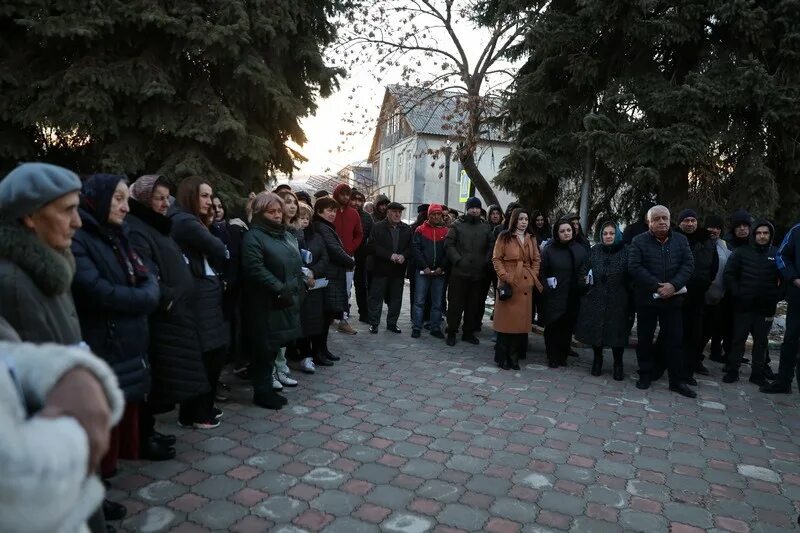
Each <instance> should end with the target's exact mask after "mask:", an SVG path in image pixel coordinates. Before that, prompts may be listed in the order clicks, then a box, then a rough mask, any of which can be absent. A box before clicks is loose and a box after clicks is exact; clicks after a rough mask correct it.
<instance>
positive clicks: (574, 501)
mask: <svg viewBox="0 0 800 533" xmlns="http://www.w3.org/2000/svg"><path fill="white" fill-rule="evenodd" d="M539 507H540V508H541V509H547V510H548V511H555V512H557V513H563V514H566V515H569V516H578V515H581V514H583V511H584V509H585V508H586V501H585V500H584V499H582V498H578V497H576V496H570V495H568V494H561V493H559V492H555V491H549V492H545V493H544V494H542V497H541V498H539Z"/></svg>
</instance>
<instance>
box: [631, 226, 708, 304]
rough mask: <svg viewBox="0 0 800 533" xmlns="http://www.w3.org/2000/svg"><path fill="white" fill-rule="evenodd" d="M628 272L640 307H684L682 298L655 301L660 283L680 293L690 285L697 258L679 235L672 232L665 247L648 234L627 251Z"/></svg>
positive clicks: (680, 296) (635, 238)
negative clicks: (655, 293)
mask: <svg viewBox="0 0 800 533" xmlns="http://www.w3.org/2000/svg"><path fill="white" fill-rule="evenodd" d="M628 272H629V273H630V275H631V278H632V279H633V286H634V295H635V297H636V305H637V306H642V305H645V306H653V305H657V306H668V307H675V306H678V307H680V306H681V305H683V296H682V295H677V296H673V297H672V298H669V299H667V300H662V299H654V298H653V293H654V292H656V291H658V284H659V283H671V284H672V286H673V287H675V290H676V291H678V290H680V289H681V288H683V287H685V286H686V284H687V283H689V279H690V278H691V277H692V272H694V256H693V255H692V250H691V248H689V241H687V240H686V237H684V236H683V235H681V234H680V233H677V232H674V231H670V233H669V237H668V239H667V241H666V242H665V243H663V244H662V243H661V242H659V241H658V239H656V237H655V236H654V235H653V233H652V232H650V231H648V232H646V233H642V234H640V235H637V236H636V237H634V238H633V242H631V245H630V246H629V247H628Z"/></svg>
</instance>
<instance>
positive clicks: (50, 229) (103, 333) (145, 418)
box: [0, 163, 800, 530]
mask: <svg viewBox="0 0 800 533" xmlns="http://www.w3.org/2000/svg"><path fill="white" fill-rule="evenodd" d="M366 200H367V198H366V197H365V195H364V194H363V193H362V192H360V191H358V190H355V189H352V188H351V187H350V186H349V185H347V184H344V183H342V184H340V185H338V186H337V187H336V188H335V189H334V190H333V191H331V192H330V193H329V192H327V191H319V192H317V193H316V194H314V195H313V197H312V196H310V195H309V194H307V193H305V192H303V191H293V190H292V188H291V187H290V186H288V185H281V186H279V187H278V188H276V189H275V190H274V191H271V192H269V191H262V192H259V193H258V194H252V195H251V196H250V197H249V198H248V202H247V206H246V210H245V213H244V214H243V215H242V216H241V217H238V218H236V217H231V216H230V213H229V212H228V211H227V210H226V208H225V205H224V203H223V201H222V199H221V198H220V197H218V196H216V195H215V193H214V190H213V187H212V185H211V183H210V182H208V181H207V180H205V179H203V178H201V177H197V176H192V177H187V178H185V179H183V180H181V181H180V183H179V184H178V185H177V187H176V188H174V189H173V188H172V186H171V184H170V182H169V181H167V180H166V179H165V178H164V177H163V176H158V175H145V176H141V177H140V178H138V179H136V180H135V181H133V183H129V182H128V180H127V179H126V178H125V177H123V176H119V175H112V174H94V175H91V176H86V177H83V178H79V177H78V176H77V175H76V174H75V173H73V172H71V171H69V170H67V169H64V168H60V167H57V166H53V165H48V164H42V163H27V164H23V165H20V166H19V167H17V168H16V169H15V170H13V171H12V172H11V173H10V174H8V175H7V176H6V177H5V178H4V179H3V180H2V181H1V182H0V318H2V320H3V322H2V323H0V326H2V327H0V334H1V335H0V339H4V340H12V341H16V342H20V341H22V342H29V343H37V344H42V343H50V344H51V345H62V346H68V347H71V348H70V350H72V352H70V353H71V355H70V356H69V357H71V358H72V359H70V358H69V357H67V356H65V361H72V363H70V364H69V365H66V366H64V367H63V368H62V373H64V372H66V373H69V370H70V368H72V367H75V366H80V362H81V361H82V360H83V359H85V358H86V357H87V356H85V355H81V354H82V353H85V351H86V350H88V351H91V353H93V354H94V355H95V356H97V358H98V360H100V361H104V362H105V363H107V366H98V367H91V365H90V370H92V371H93V372H94V377H87V376H81V375H79V376H78V378H75V379H78V380H79V381H80V380H83V382H84V383H85V382H86V380H94V382H93V383H94V385H93V388H91V390H92V391H94V394H95V396H97V395H102V394H103V392H102V391H105V396H106V400H107V401H106V402H105V403H104V406H105V407H104V411H103V413H101V414H102V416H101V414H98V413H94V418H92V417H90V416H88V415H87V416H83V417H81V418H80V419H79V421H81V423H82V424H83V426H84V429H86V431H87V432H89V431H90V427H89V426H90V425H91V429H92V431H95V432H96V429H97V427H96V425H97V424H101V422H98V420H102V424H109V425H110V424H111V423H113V424H114V426H113V429H112V430H111V432H110V436H109V438H108V439H106V441H103V439H95V440H92V441H90V442H89V443H88V446H89V447H90V450H89V451H88V452H87V453H88V455H89V456H90V471H94V470H96V471H97V472H98V473H99V474H100V476H101V477H102V478H104V479H108V478H110V477H112V476H113V475H114V474H115V472H116V470H117V463H118V460H119V459H120V458H123V459H125V458H127V459H137V458H142V459H149V460H166V459H170V458H172V457H174V455H175V448H174V444H175V442H176V437H175V436H174V435H167V434H162V433H159V432H158V431H156V430H155V416H156V415H157V414H160V413H164V412H168V411H171V410H173V409H175V408H176V406H177V410H178V424H179V425H180V426H181V427H184V428H194V429H199V430H204V429H210V428H215V427H217V426H219V425H220V423H221V422H220V421H221V419H222V417H223V416H224V413H223V411H222V409H221V408H220V407H219V405H220V402H221V401H224V399H225V394H226V392H225V389H224V386H223V384H221V383H220V375H221V373H222V371H223V368H224V367H225V365H226V364H232V365H233V366H234V368H235V370H234V372H235V374H237V375H238V376H240V377H244V378H247V379H250V380H251V381H252V385H253V403H254V404H255V405H257V406H261V407H264V408H267V409H281V408H282V407H283V406H284V405H285V404H286V403H287V399H286V397H285V396H284V395H282V394H281V393H280V391H281V390H282V389H283V388H284V387H295V386H297V385H298V384H299V381H298V380H297V379H295V377H293V372H300V373H307V374H313V373H315V372H317V371H318V370H319V369H320V367H329V366H332V365H334V364H335V363H336V362H337V361H339V360H340V357H339V356H338V355H336V354H334V353H333V352H331V350H330V346H329V343H328V338H329V333H330V329H331V328H332V327H335V328H336V329H337V330H338V331H339V332H340V333H342V334H346V335H355V334H357V333H358V331H357V329H356V328H355V327H354V326H353V325H352V324H351V321H352V317H351V311H354V313H353V315H355V313H356V312H357V314H358V320H359V321H360V322H362V323H364V324H366V325H368V326H369V328H368V331H369V333H370V334H378V333H379V330H380V326H381V323H382V322H383V323H385V329H386V331H388V332H391V333H394V334H400V333H402V332H401V330H400V328H399V327H398V321H399V317H400V313H401V306H402V300H403V292H404V291H405V287H406V279H408V280H409V287H410V303H411V305H410V309H411V324H412V329H411V337H412V338H415V339H416V338H420V337H421V336H422V334H423V332H425V331H427V332H428V333H427V334H429V335H430V336H432V337H434V338H437V339H442V340H443V341H444V343H445V344H446V345H447V346H451V347H452V346H455V345H456V343H457V341H458V340H459V339H458V338H459V333H460V340H461V342H466V343H469V344H471V345H478V344H480V342H481V341H480V340H479V338H478V335H477V334H478V333H479V332H480V331H481V329H482V327H483V320H484V317H485V311H486V297H487V294H491V295H492V296H491V297H492V298H493V299H494V308H493V317H492V326H493V329H494V341H495V344H494V360H495V363H496V364H497V365H498V366H499V367H500V368H502V369H509V370H519V369H520V360H521V359H525V358H526V353H527V351H528V335H529V334H530V333H531V331H532V326H533V325H534V324H537V325H538V326H541V327H543V328H544V340H545V346H546V359H547V365H548V366H549V367H551V368H559V367H564V366H567V363H568V360H569V357H570V356H571V355H576V354H575V351H574V349H573V339H576V340H577V341H580V342H581V343H583V344H585V345H587V346H590V347H592V349H593V352H594V359H593V362H592V366H591V374H592V375H595V376H599V375H601V374H602V371H603V352H604V350H605V349H606V348H610V349H611V353H612V355H613V367H612V368H613V371H612V375H613V379H615V380H623V379H624V376H625V373H624V369H623V351H624V349H625V348H626V347H627V346H628V345H629V336H630V333H631V330H632V328H633V326H634V323H635V324H636V330H637V346H636V354H637V362H638V380H637V381H636V386H637V387H638V388H640V389H647V388H649V387H650V384H651V382H652V381H654V380H657V379H659V378H660V377H661V376H662V375H663V374H664V372H665V371H666V372H667V374H668V378H669V388H670V389H671V390H673V391H675V392H677V393H679V394H681V395H684V396H687V397H695V396H696V393H695V391H694V390H693V389H692V388H691V386H692V385H696V384H697V382H696V380H695V378H694V376H695V374H700V375H707V374H709V370H708V368H707V367H706V366H705V364H704V359H705V355H704V352H705V348H706V345H707V344H708V343H709V342H710V343H711V348H710V359H711V360H712V361H717V362H720V363H723V364H724V365H725V366H724V377H723V381H724V382H726V383H732V382H735V381H737V380H738V379H739V373H740V371H741V368H742V364H743V363H746V362H748V360H747V359H745V358H744V352H745V346H746V342H747V339H748V337H749V336H750V335H752V338H753V344H752V355H751V358H752V361H749V362H750V368H751V370H750V376H749V379H750V381H751V382H753V383H755V384H757V385H759V386H760V389H761V391H763V392H766V393H787V392H790V391H791V382H792V380H793V377H794V375H795V372H798V373H799V374H798V379H799V380H800V368H798V366H797V353H798V345H797V342H798V337H800V301H798V295H800V225H798V226H795V227H794V228H792V229H791V230H790V231H789V232H788V233H787V234H786V236H785V238H784V239H783V242H782V244H781V245H780V247H776V246H774V245H773V239H774V232H775V231H774V228H773V226H772V225H771V224H770V223H769V222H767V221H755V222H753V220H752V217H751V216H750V215H749V214H748V213H747V212H745V211H737V212H735V213H734V214H733V215H732V216H731V217H730V226H729V229H730V233H729V234H727V235H725V233H724V231H725V227H724V222H723V219H722V218H721V217H719V216H714V215H709V216H706V218H705V221H704V222H705V223H704V224H700V217H699V215H698V213H697V212H695V211H694V210H691V209H686V210H683V211H681V212H680V213H679V215H678V216H677V219H675V220H673V218H672V215H671V213H670V211H669V210H668V209H667V208H666V207H664V206H660V205H654V206H651V207H649V209H648V210H647V211H646V213H644V214H643V218H642V220H639V221H637V222H636V223H634V224H630V225H628V226H627V227H626V228H625V232H624V233H623V232H622V231H621V228H620V225H619V224H618V222H617V221H615V220H603V221H602V222H601V223H600V224H598V225H597V228H596V229H597V231H596V236H595V243H594V244H593V245H592V244H591V243H590V239H589V238H588V237H587V236H586V235H585V234H584V232H583V229H582V227H581V225H580V223H579V219H578V217H577V216H574V215H566V216H563V217H558V218H557V220H556V221H555V223H554V224H553V225H552V226H551V225H550V224H549V222H548V220H547V216H546V214H545V213H542V212H535V211H530V210H528V209H526V208H525V207H523V206H521V205H519V204H518V203H512V204H510V205H509V206H508V207H507V209H506V210H505V211H503V210H502V209H501V208H500V207H499V206H496V205H493V206H489V207H488V209H487V210H484V209H483V206H482V204H481V201H480V200H479V199H478V198H470V199H469V200H467V202H466V205H465V212H464V213H463V214H460V213H459V212H458V211H456V210H454V209H451V208H448V207H447V206H443V205H440V204H425V205H422V206H419V209H418V216H417V218H416V220H415V222H414V223H413V224H410V225H409V224H407V223H406V222H404V221H403V218H404V216H403V215H404V210H405V207H404V206H403V205H402V204H400V203H397V202H394V201H392V200H391V199H390V198H388V197H386V196H384V195H378V196H377V197H376V198H375V199H374V200H373V201H371V202H367V201H366ZM723 235H724V237H723ZM353 292H355V305H353V306H352V307H351V295H352V293H353ZM783 298H786V299H787V300H788V302H789V308H788V315H787V319H786V332H785V338H784V342H783V346H782V350H781V356H780V367H779V371H778V374H777V375H776V374H774V373H773V372H772V370H771V368H770V366H769V364H768V363H769V354H768V334H769V332H770V329H771V326H772V323H773V320H774V316H775V313H776V306H777V304H778V302H779V301H780V300H781V299H783ZM384 305H385V306H386V317H385V319H382V316H383V312H384ZM657 328H658V335H657V336H656V331H657ZM6 331H7V333H6ZM9 350H11V351H12V352H13V349H11V348H9ZM68 355H69V354H68ZM81 358H83V359H81ZM70 365H72V366H70ZM6 366H9V364H7V365H6ZM9 368H10V366H9ZM109 369H110V370H109ZM111 372H113V376H115V377H116V383H118V385H119V390H121V395H122V397H124V408H123V407H122V402H121V401H119V398H118V396H119V390H117V389H116V388H115V386H114V384H113V383H111V384H109V383H110V379H109V375H111V374H110V373H111ZM13 374H14V373H13V372H11V377H14V375H13ZM0 378H3V379H4V376H0ZM111 381H113V380H111ZM68 383H69V382H68ZM5 385H7V384H6V383H5V382H4V381H2V379H0V393H5V392H7V390H6V389H8V387H5ZM51 385H52V383H51ZM103 387H105V388H103ZM73 388H74V385H73ZM87 390H89V389H87ZM67 411H68V410H67ZM43 412H45V413H46V412H48V411H47V410H44V411H43ZM49 412H53V413H55V412H58V409H56V408H55V407H53V408H52V410H51V411H49ZM0 414H3V413H0ZM11 415H13V416H14V417H17V418H19V413H18V412H16V411H14V412H13V413H11ZM11 415H9V416H11ZM90 419H91V420H94V422H88V421H89V420H90ZM92 424H94V425H92ZM125 512H126V511H125V508H124V507H123V506H122V505H120V504H116V503H113V502H110V501H104V502H103V505H102V509H100V510H98V511H97V512H96V513H94V516H93V521H91V522H90V524H94V525H93V528H92V529H93V530H101V529H99V528H102V530H105V527H106V526H105V525H104V524H103V518H104V517H105V519H118V518H121V517H122V516H124V515H125ZM97 524H101V525H100V526H98V525H97Z"/></svg>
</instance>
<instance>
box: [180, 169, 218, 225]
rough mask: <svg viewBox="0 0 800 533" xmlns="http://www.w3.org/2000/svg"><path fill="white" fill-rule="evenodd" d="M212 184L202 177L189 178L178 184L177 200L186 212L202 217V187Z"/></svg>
mask: <svg viewBox="0 0 800 533" xmlns="http://www.w3.org/2000/svg"><path fill="white" fill-rule="evenodd" d="M201 185H208V186H209V187H211V184H210V183H209V182H208V181H207V180H205V179H203V178H201V177H200V176H189V177H187V178H183V180H182V181H181V182H180V183H179V184H178V191H177V192H176V193H175V199H176V200H177V202H178V205H180V206H181V207H182V208H183V209H184V210H185V211H187V212H189V213H191V214H193V215H195V216H197V217H199V216H200V186H201Z"/></svg>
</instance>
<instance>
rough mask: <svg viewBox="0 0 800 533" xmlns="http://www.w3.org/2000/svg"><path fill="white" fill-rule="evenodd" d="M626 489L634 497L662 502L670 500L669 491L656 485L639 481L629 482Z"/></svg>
mask: <svg viewBox="0 0 800 533" xmlns="http://www.w3.org/2000/svg"><path fill="white" fill-rule="evenodd" d="M626 488H627V490H628V492H629V493H630V494H632V495H634V496H640V497H642V498H648V499H651V500H658V501H660V502H666V501H669V499H670V496H669V489H668V488H667V487H665V486H663V485H656V484H655V483H650V482H647V481H641V480H638V479H637V480H631V481H628V485H627V487H626Z"/></svg>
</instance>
